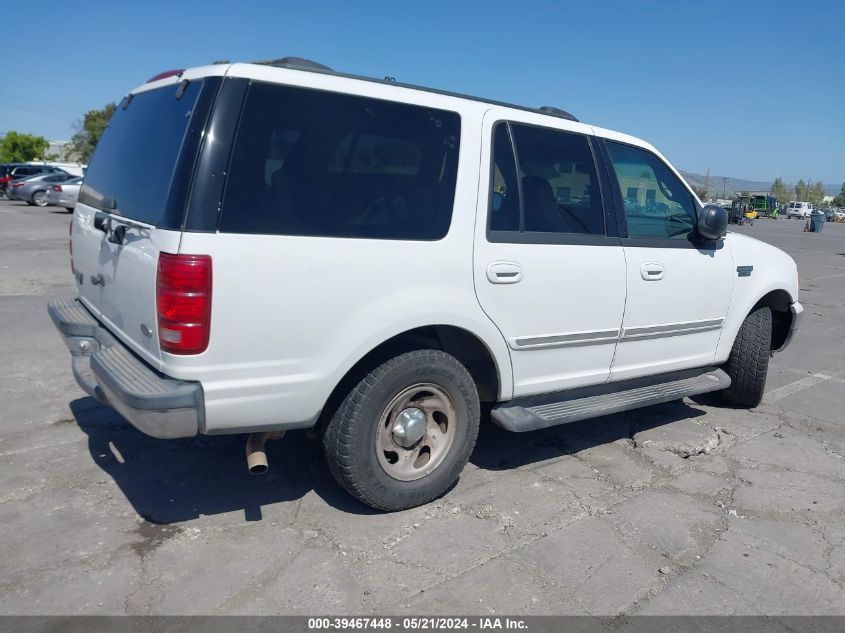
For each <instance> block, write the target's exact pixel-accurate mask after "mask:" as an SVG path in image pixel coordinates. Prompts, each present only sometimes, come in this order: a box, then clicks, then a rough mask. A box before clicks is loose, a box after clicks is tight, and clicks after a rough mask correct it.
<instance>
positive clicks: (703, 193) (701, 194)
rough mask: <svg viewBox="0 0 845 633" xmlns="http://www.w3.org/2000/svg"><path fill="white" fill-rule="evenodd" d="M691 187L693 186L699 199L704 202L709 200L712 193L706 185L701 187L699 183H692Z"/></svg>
mask: <svg viewBox="0 0 845 633" xmlns="http://www.w3.org/2000/svg"><path fill="white" fill-rule="evenodd" d="M690 187H692V190H693V191H694V192H695V195H697V196H698V199H699V200H701V201H702V202H707V200H708V199H709V196H710V194H709V193H708V191H707V188H706V187H699V186H698V185H693V184H690Z"/></svg>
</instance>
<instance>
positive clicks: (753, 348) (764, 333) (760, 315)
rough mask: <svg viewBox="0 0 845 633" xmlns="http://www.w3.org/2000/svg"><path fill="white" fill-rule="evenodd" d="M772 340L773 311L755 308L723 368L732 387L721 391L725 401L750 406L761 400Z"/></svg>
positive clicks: (737, 336) (747, 318)
mask: <svg viewBox="0 0 845 633" xmlns="http://www.w3.org/2000/svg"><path fill="white" fill-rule="evenodd" d="M771 342H772V311H771V310H770V309H769V308H767V307H765V306H764V307H761V308H755V309H754V310H752V311H751V313H750V314H749V315H748V316H747V317H745V321H743V322H742V327H740V328H739V333H738V334H737V335H736V340H735V341H734V344H733V347H732V348H731V355H730V356H729V357H728V362H727V363H725V365H724V366H723V367H722V369H724V371H725V373H727V374H728V376H730V379H731V386H730V387H728V388H727V389H725V390H724V391H723V392H722V397H723V398H724V400H725V402H727V403H728V404H733V405H736V406H739V407H747V408H749V409H752V408H754V407H756V406H757V405H758V404H760V402H761V401H762V400H763V391H764V390H765V388H766V376H767V374H768V372H769V355H770V353H771Z"/></svg>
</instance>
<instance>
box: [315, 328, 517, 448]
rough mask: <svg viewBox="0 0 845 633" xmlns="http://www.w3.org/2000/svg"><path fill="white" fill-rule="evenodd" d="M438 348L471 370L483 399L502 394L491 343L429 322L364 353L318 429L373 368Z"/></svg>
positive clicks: (494, 398) (326, 409)
mask: <svg viewBox="0 0 845 633" xmlns="http://www.w3.org/2000/svg"><path fill="white" fill-rule="evenodd" d="M420 349H437V350H440V351H443V352H445V353H447V354H449V355H450V356H453V357H455V358H456V359H457V360H458V362H460V363H461V364H462V365H463V366H464V367H465V368H466V369H467V371H468V372H469V374H470V376H471V377H472V379H473V381H474V382H475V386H476V389H477V390H478V397H479V400H481V401H482V402H494V401H497V400H498V399H499V398H500V397H501V388H502V378H501V371H502V370H505V371H507V370H508V369H509V368H502V367H499V364H498V363H497V362H496V358H495V355H494V353H493V351H492V350H491V349H490V348H489V346H488V345H487V344H486V343H485V342H484V341H483V340H482V339H481V338H480V337H478V336H477V335H475V334H473V333H472V332H470V331H468V330H466V329H464V328H461V327H457V326H454V325H443V324H440V325H428V326H423V327H417V328H413V329H410V330H406V331H404V332H401V333H399V334H396V335H394V336H391V337H390V338H388V339H386V340H385V341H383V342H381V343H380V344H378V345H377V346H375V347H374V348H373V349H371V350H370V351H369V352H367V353H366V354H365V355H364V356H362V357H361V358H360V359H359V360H358V361H357V362H356V363H355V364H354V365H353V366H352V367H351V368H350V369H349V370H348V371H347V372H346V373H345V374H344V375H343V377H342V378H341V379H340V381H339V382H338V383H337V385H336V386H335V388H334V389H333V390H332V392H331V394H330V395H329V397H328V398H327V399H326V402H325V405H324V406H323V409H322V411H321V413H320V418H319V420H318V422H317V428H318V430H319V431H320V432H322V431H323V430H324V429H325V428H326V426H327V425H328V423H329V421H330V420H331V418H332V416H333V415H334V413H335V411H336V410H337V408H338V407H339V406H340V405H341V403H342V402H343V400H344V398H346V396H347V394H348V393H349V391H350V390H351V389H352V388H353V387H354V386H355V385H356V384H358V382H360V381H361V379H362V378H363V377H364V376H366V375H367V374H368V373H369V372H370V371H372V370H373V369H375V368H376V367H378V366H379V365H381V364H382V363H384V362H386V361H387V360H390V359H391V358H395V357H396V356H399V355H401V354H404V353H406V352H410V351H414V350H420Z"/></svg>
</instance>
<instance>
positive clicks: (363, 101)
mask: <svg viewBox="0 0 845 633" xmlns="http://www.w3.org/2000/svg"><path fill="white" fill-rule="evenodd" d="M459 138H460V117H459V116H458V114H457V113H455V112H447V111H443V110H434V109H431V108H425V107H420V106H414V105H408V104H403V103H394V102H391V101H382V100H377V99H370V98H366V97H358V96H354V95H346V94H339V93H332V92H326V91H320V90H310V89H305V88H298V87H291V86H279V85H273V84H263V83H253V84H252V85H251V86H250V88H249V93H248V95H247V100H246V104H245V105H244V110H243V114H242V116H241V122H240V126H239V128H238V134H237V138H236V139H235V146H234V150H233V153H232V159H231V167H230V169H229V176H228V180H227V183H226V191H225V193H224V196H223V209H222V215H221V220H220V230H221V231H226V232H232V233H263V234H277V235H312V236H324V237H358V238H375V239H406V240H436V239H440V238H442V237H443V236H444V235H446V232H447V231H448V229H449V223H450V221H451V217H452V206H453V203H454V196H455V183H456V179H457V165H458V149H459V148H458V143H459Z"/></svg>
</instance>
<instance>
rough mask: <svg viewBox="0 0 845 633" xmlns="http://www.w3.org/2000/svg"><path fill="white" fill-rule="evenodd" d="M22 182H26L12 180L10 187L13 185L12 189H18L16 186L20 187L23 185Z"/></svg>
mask: <svg viewBox="0 0 845 633" xmlns="http://www.w3.org/2000/svg"><path fill="white" fill-rule="evenodd" d="M24 184H26V183H23V182H13V183H12V187H13V188H14V189H18V188H20V187H23V186H24Z"/></svg>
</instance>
